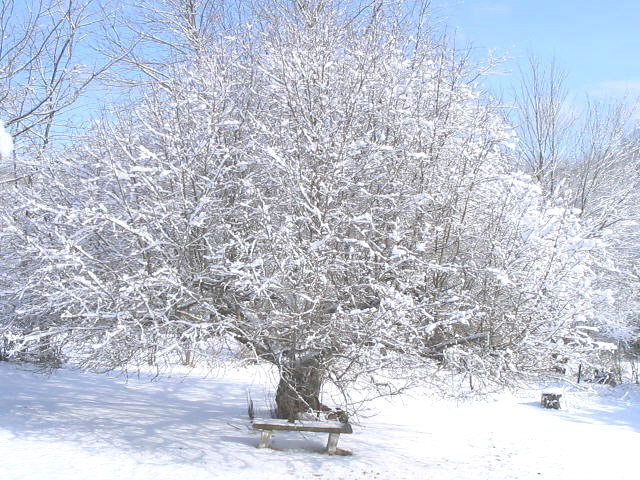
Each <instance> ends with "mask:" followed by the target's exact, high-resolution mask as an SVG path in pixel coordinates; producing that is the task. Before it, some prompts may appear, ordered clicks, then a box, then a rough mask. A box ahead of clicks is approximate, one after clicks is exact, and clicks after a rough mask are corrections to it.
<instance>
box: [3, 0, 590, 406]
mask: <svg viewBox="0 0 640 480" xmlns="http://www.w3.org/2000/svg"><path fill="white" fill-rule="evenodd" d="M169 3H171V5H173V6H174V7H176V6H177V7H176V8H178V9H179V10H178V11H179V12H180V11H182V12H183V11H184V10H180V9H184V7H185V5H186V6H187V7H189V9H191V10H189V11H192V12H202V11H203V10H201V9H199V7H201V6H202V5H200V4H199V3H198V2H191V1H190V2H177V3H175V2H173V3H172V2H169ZM205 3H206V2H205ZM255 6H256V7H257V6H258V5H257V4H256V5H255ZM259 6H260V8H256V9H255V11H254V13H252V15H254V16H253V17H251V18H250V21H248V22H247V23H242V24H240V23H233V24H232V25H231V26H225V27H223V26H222V24H221V23H218V24H217V25H218V26H219V28H213V29H210V30H206V34H202V35H203V37H202V39H200V40H198V41H195V40H194V36H193V35H195V33H197V32H202V30H201V29H190V28H188V25H192V26H193V25H194V23H193V22H191V21H187V22H186V25H187V27H185V28H179V29H175V30H172V31H173V32H177V33H176V35H184V34H185V32H187V33H188V35H189V37H188V38H190V39H191V41H190V42H187V45H192V46H193V45H197V48H186V49H185V48H178V47H176V48H175V50H172V51H171V55H173V56H174V61H173V62H171V63H170V64H165V65H163V69H162V71H161V76H160V77H158V78H155V76H154V75H153V69H151V67H150V65H151V64H150V63H148V62H145V61H142V60H140V59H138V63H139V64H140V65H141V68H142V69H143V73H144V75H145V78H146V79H147V80H146V81H145V82H144V83H145V85H144V88H143V89H142V90H141V92H140V96H139V98H140V100H139V101H136V102H134V103H133V105H131V106H130V108H128V109H127V113H122V112H121V113H120V114H119V115H118V116H115V117H112V118H109V119H107V120H105V122H103V123H101V124H99V125H97V126H96V127H95V130H94V131H93V132H92V133H91V135H89V136H88V138H87V139H86V140H84V141H82V142H79V143H78V144H77V145H74V146H73V148H71V149H69V150H68V151H67V152H66V153H65V154H64V155H61V156H60V157H57V158H56V159H52V161H51V162H50V164H49V168H48V169H46V170H43V173H42V176H41V177H39V178H38V179H37V181H35V184H34V186H32V188H30V189H25V188H21V186H20V185H16V186H14V187H13V191H12V195H15V196H16V198H18V201H17V202H16V203H15V205H16V206H15V207H13V208H12V209H10V211H8V212H5V213H3V214H2V222H3V225H2V226H3V228H2V229H0V242H2V245H5V246H6V248H7V252H9V253H8V254H7V255H6V256H5V257H4V258H3V262H4V263H5V265H6V268H5V270H4V271H5V272H6V273H5V275H4V276H3V277H2V282H1V284H2V301H3V305H5V315H4V318H6V319H7V320H5V321H4V323H3V327H2V328H3V330H2V334H3V337H4V338H5V339H6V341H7V342H8V344H9V347H8V349H9V351H10V352H14V353H15V354H23V355H24V354H25V353H28V352H30V351H32V349H33V348H34V346H35V347H37V348H40V349H42V348H59V349H62V350H64V352H66V354H73V355H76V356H77V358H78V359H80V360H81V361H83V362H84V363H85V364H86V365H88V366H92V367H95V368H113V367H115V366H119V365H125V364H127V363H130V362H132V361H139V360H140V359H142V358H146V359H148V360H150V361H152V362H155V361H158V359H160V358H161V357H162V356H163V355H170V354H171V353H173V352H181V353H182V354H183V356H184V357H185V359H186V360H187V361H190V360H192V359H193V355H194V354H195V355H197V354H209V355H210V354H212V352H211V349H212V348H220V347H221V346H223V345H225V344H226V345H230V346H231V347H232V349H233V348H237V347H239V346H242V347H243V348H244V349H245V350H248V351H251V352H253V353H254V354H255V356H256V357H257V358H260V359H262V360H264V361H267V362H270V363H272V364H273V365H275V366H276V367H277V369H278V371H279V373H280V382H279V385H278V390H277V395H276V404H277V415H278V416H280V417H290V416H292V415H296V414H298V413H299V412H301V411H304V410H308V409H312V410H318V409H321V408H322V404H321V396H320V393H321V390H322V387H323V385H324V384H326V383H327V382H330V383H333V384H335V385H336V386H337V387H339V389H340V390H341V391H342V392H344V393H345V394H348V392H349V388H351V386H353V385H354V384H357V383H358V382H362V381H366V382H368V383H369V384H370V385H373V386H376V387H378V388H379V390H380V391H381V392H382V393H392V392H394V391H396V389H397V388H398V387H400V386H401V384H398V383H397V382H398V381H402V380H406V381H415V380H419V379H424V378H425V377H430V376H436V377H437V373H436V372H437V371H439V370H440V369H442V368H443V367H444V368H446V369H447V371H451V370H454V371H457V372H459V373H461V374H464V375H466V378H468V379H469V381H470V383H471V384H472V385H473V386H475V385H478V383H479V382H483V381H487V382H489V381H506V380H507V379H509V378H513V377H515V376H518V375H521V374H524V373H529V372H537V371H542V370H545V369H548V368H550V367H551V366H552V365H553V363H554V362H555V361H557V359H558V358H559V356H560V355H563V354H564V353H565V352H566V351H567V350H572V351H580V350H587V349H590V348H591V347H592V346H593V342H592V340H591V339H590V337H589V336H588V335H584V334H583V333H584V331H585V327H586V329H588V328H593V326H594V323H593V322H594V321H595V318H594V315H593V312H594V308H593V304H594V301H595V300H594V298H595V297H594V295H592V291H591V289H590V284H591V283H592V282H593V278H594V276H595V275H596V273H595V269H594V264H595V263H596V262H600V261H601V248H602V243H601V242H598V241H595V240H592V239H589V238H588V236H587V235H586V233H585V230H584V229H583V226H582V224H581V221H580V218H579V216H578V215H577V214H576V213H575V212H574V211H572V210H571V209H568V208H561V207H558V206H554V205H553V202H552V201H550V197H549V196H548V195H545V194H544V193H543V191H542V190H541V189H540V187H539V186H538V185H536V183H535V181H534V180H533V179H531V178H529V177H527V176H526V175H524V174H521V173H518V172H516V171H514V169H513V155H514V152H513V144H514V141H515V138H514V134H513V131H512V129H511V128H510V127H509V125H507V124H506V123H505V122H504V120H503V117H502V115H501V114H500V111H499V105H496V104H494V103H493V102H492V101H491V100H490V99H488V98H485V97H484V96H483V95H482V94H481V93H480V91H479V90H478V89H477V88H476V87H475V85H474V83H473V80H472V79H473V78H475V76H476V72H475V70H474V68H473V67H472V66H471V65H469V64H468V63H467V56H466V55H465V54H464V52H457V51H455V50H453V49H451V48H450V47H449V46H448V45H447V44H446V43H445V42H443V41H442V40H441V39H439V37H437V36H435V34H434V33H433V32H431V31H430V30H429V28H428V27H429V23H428V17H425V16H422V15H421V14H419V13H420V12H422V10H418V14H415V15H414V16H410V17H403V14H404V13H406V11H407V8H408V7H410V6H411V5H410V4H407V3H404V2H395V1H394V2H376V3H374V4H359V3H356V2H338V1H334V0H309V1H305V2H299V1H273V2H260V5H259ZM194 9H195V10H194ZM162 14H163V15H164V17H163V18H173V19H178V20H180V19H182V18H186V19H187V20H189V19H193V18H199V19H201V20H203V19H209V20H211V18H210V17H206V16H202V15H200V14H198V15H196V16H195V17H194V16H179V15H176V16H168V17H167V15H166V11H164V10H162ZM216 18H220V17H216ZM222 18H226V17H222ZM407 18H409V19H413V20H414V22H408V21H407ZM172 21H173V20H172ZM196 25H197V23H196ZM183 40H184V38H183ZM162 44H163V45H164V46H167V45H172V43H171V42H167V41H166V38H163V41H162ZM175 45H177V46H180V45H182V46H183V45H185V43H183V42H181V41H178V40H176V42H175ZM127 80H129V78H127ZM20 272H22V273H20ZM24 272H28V274H25V273H24ZM42 339H48V340H49V341H48V342H39V340H42ZM43 346H44V347H43ZM40 353H42V352H41V351H40ZM388 377H390V378H391V380H395V381H396V383H395V384H394V382H393V381H390V380H389V378H388Z"/></svg>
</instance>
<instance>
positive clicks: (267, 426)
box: [253, 419, 353, 455]
mask: <svg viewBox="0 0 640 480" xmlns="http://www.w3.org/2000/svg"><path fill="white" fill-rule="evenodd" d="M253 428H254V429H256V430H261V431H262V435H261V437H260V445H258V448H266V447H268V446H269V442H270V441H271V434H272V433H273V431H274V430H279V431H288V432H320V433H328V434H329V440H328V441H327V453H328V454H329V455H334V454H335V453H336V449H337V447H338V439H339V438H340V434H341V433H353V430H352V429H351V425H350V424H348V423H341V422H332V421H326V422H317V421H305V420H296V421H295V422H293V423H292V422H289V421H288V420H278V419H268V420H255V421H254V422H253Z"/></svg>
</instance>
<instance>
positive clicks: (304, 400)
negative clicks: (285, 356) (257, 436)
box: [275, 359, 324, 420]
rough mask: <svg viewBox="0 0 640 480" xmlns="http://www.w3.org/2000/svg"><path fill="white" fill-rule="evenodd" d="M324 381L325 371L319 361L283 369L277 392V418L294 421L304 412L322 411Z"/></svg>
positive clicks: (310, 360) (300, 363) (307, 361)
mask: <svg viewBox="0 0 640 480" xmlns="http://www.w3.org/2000/svg"><path fill="white" fill-rule="evenodd" d="M323 379H324V370H323V369H322V366H321V365H320V362H319V361H318V360H317V359H307V360H304V361H298V362H297V363H296V364H294V365H292V366H289V367H284V368H282V370H281V373H280V382H279V384H278V391H277V392H276V415H275V416H276V418H283V419H288V420H294V419H296V418H297V417H298V414H300V413H302V412H308V411H310V410H315V411H317V410H320V409H321V407H323V405H322V404H321V403H320V391H321V389H322V382H323Z"/></svg>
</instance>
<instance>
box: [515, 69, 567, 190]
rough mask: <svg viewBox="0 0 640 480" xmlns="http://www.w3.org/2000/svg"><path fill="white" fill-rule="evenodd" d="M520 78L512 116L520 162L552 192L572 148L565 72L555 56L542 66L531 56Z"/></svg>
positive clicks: (555, 187) (545, 188)
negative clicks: (518, 142) (514, 110)
mask: <svg viewBox="0 0 640 480" xmlns="http://www.w3.org/2000/svg"><path fill="white" fill-rule="evenodd" d="M520 77H521V83H520V85H519V87H518V88H517V89H516V94H515V99H516V114H515V115H516V125H517V130H518V136H519V138H520V144H521V148H520V153H521V162H522V165H523V166H524V167H525V168H526V169H527V171H528V172H530V173H531V174H532V175H533V176H535V178H536V179H537V180H538V182H539V183H540V185H541V186H542V187H543V189H544V190H545V192H546V193H547V194H549V195H553V194H554V193H555V192H556V189H557V187H558V181H559V178H558V177H559V174H558V169H559V168H561V166H562V163H563V162H567V161H568V160H570V159H569V158H568V155H569V154H570V152H571V151H572V149H573V144H572V142H573V139H572V135H573V130H572V129H573V126H574V123H575V118H574V116H573V115H572V113H571V111H570V106H569V105H568V101H567V93H568V92H567V89H566V86H565V80H566V73H565V72H564V71H562V70H561V69H560V68H559V67H558V66H557V64H556V61H555V59H554V60H552V61H551V63H550V64H549V65H548V66H544V65H543V64H542V63H541V62H540V61H539V60H538V59H536V58H535V57H533V56H531V57H529V61H528V65H527V67H526V68H525V69H523V70H521V71H520Z"/></svg>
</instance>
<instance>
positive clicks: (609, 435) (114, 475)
mask: <svg viewBox="0 0 640 480" xmlns="http://www.w3.org/2000/svg"><path fill="white" fill-rule="evenodd" d="M218 373H220V375H219V376H215V377H214V376H211V375H210V376H207V375H204V374H196V373H191V374H190V375H188V376H184V375H178V374H174V375H172V376H171V377H168V378H167V377H163V378H161V379H158V380H156V381H150V380H149V378H138V377H133V378H131V377H130V378H129V379H128V381H127V380H126V379H125V378H124V377H123V376H113V375H110V376H106V375H102V376H101V375H95V374H88V373H81V372H77V371H70V370H61V371H56V372H54V373H53V374H52V375H51V376H46V375H41V374H36V373H32V372H29V371H27V370H24V369H21V368H20V367H18V366H16V365H12V364H7V363H0V476H1V478H2V479H5V480H18V479H29V480H35V479H38V480H40V479H46V480H56V479H64V480H85V479H91V480H101V479H108V480H114V479H120V478H122V479H141V480H164V479H167V480H169V479H170V480H176V479H178V480H179V479H189V480H199V479H217V478H220V479H240V478H242V479H244V478H246V479H249V478H274V479H276V478H277V479H315V478H332V479H394V480H400V479H413V478H416V479H438V480H447V479H474V480H479V479H516V478H517V479H534V478H535V479H540V478H547V479H566V480H572V479H580V480H584V479H616V480H623V479H637V478H640V450H639V447H640V389H638V388H637V387H635V386H626V387H619V388H616V389H610V388H607V387H603V388H600V389H593V388H592V389H590V390H588V391H580V390H577V389H575V388H574V389H571V390H572V391H565V394H564V399H565V403H564V404H563V409H562V410H559V411H556V410H545V409H542V408H540V406H539V395H540V391H539V390H531V391H528V392H523V393H520V394H517V395H515V394H502V395H499V396H493V397H491V398H490V399H486V400H483V401H474V402H465V403H456V402H454V401H450V400H447V401H444V400H433V399H430V398H427V397H425V396H423V395H418V394H417V392H416V393H415V394H414V395H413V396H403V397H401V398H396V399H393V400H392V401H389V400H378V401H377V403H376V404H375V405H374V407H375V408H376V410H377V411H378V413H377V414H376V415H374V416H372V417H370V418H368V419H363V420H361V424H356V425H354V433H353V434H352V435H343V436H342V437H341V438H340V444H339V446H340V447H342V448H345V449H348V450H350V451H351V452H353V455H352V456H335V457H330V456H327V455H324V454H321V453H317V450H320V449H322V448H323V446H324V444H325V442H326V435H325V434H304V435H303V434H301V433H280V434H279V433H278V432H276V433H275V434H274V438H273V442H272V443H273V446H274V447H275V449H263V450H258V449H257V448H256V445H257V444H258V438H259V434H258V433H256V432H253V431H251V430H250V429H249V428H248V419H247V414H246V400H245V398H246V392H247V388H250V389H251V392H252V394H253V397H254V400H255V401H256V403H260V402H261V401H262V400H264V398H260V397H265V398H266V396H267V391H268V389H269V388H270V387H269V385H268V381H267V379H266V377H265V375H263V374H260V372H259V371H258V370H257V369H256V368H255V367H252V368H247V369H243V370H238V369H236V370H227V371H225V372H218ZM257 397H258V398H257Z"/></svg>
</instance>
